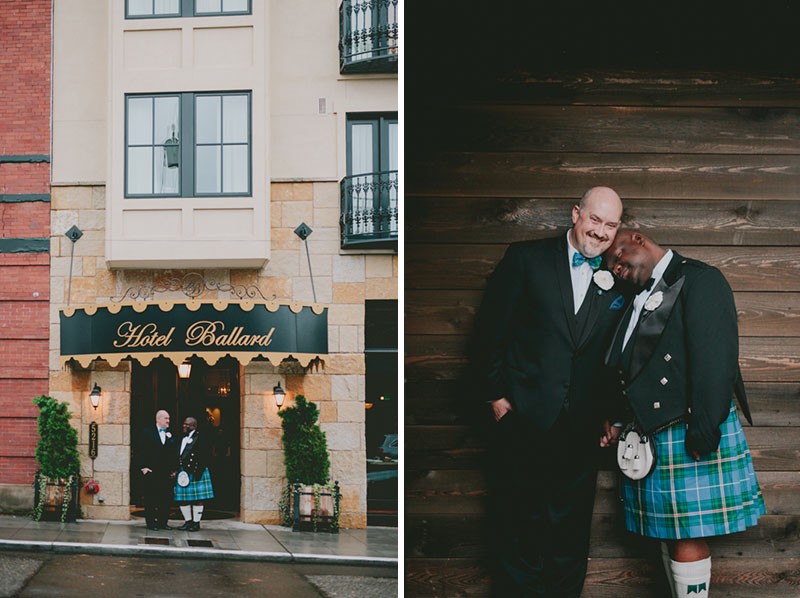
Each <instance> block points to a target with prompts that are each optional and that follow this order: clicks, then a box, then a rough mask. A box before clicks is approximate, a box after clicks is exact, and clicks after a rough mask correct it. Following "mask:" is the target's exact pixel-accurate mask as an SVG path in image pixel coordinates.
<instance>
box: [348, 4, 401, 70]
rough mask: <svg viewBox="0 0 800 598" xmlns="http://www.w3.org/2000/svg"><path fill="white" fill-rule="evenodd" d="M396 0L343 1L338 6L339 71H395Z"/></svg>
mask: <svg viewBox="0 0 800 598" xmlns="http://www.w3.org/2000/svg"><path fill="white" fill-rule="evenodd" d="M398 2H399V0H342V4H341V5H340V6H339V72H341V73H343V74H352V73H396V72H397V3H398Z"/></svg>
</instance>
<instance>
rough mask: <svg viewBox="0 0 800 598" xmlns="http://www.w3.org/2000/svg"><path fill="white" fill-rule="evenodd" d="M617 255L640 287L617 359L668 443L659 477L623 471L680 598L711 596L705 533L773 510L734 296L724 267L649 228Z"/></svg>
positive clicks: (644, 423) (633, 399) (639, 521)
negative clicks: (754, 436)
mask: <svg viewBox="0 0 800 598" xmlns="http://www.w3.org/2000/svg"><path fill="white" fill-rule="evenodd" d="M605 256H606V261H607V264H608V267H609V269H610V270H611V271H612V272H613V273H614V275H615V276H617V277H618V278H621V279H623V280H625V281H627V282H629V283H631V284H633V285H634V287H636V289H635V290H636V291H637V292H638V294H637V295H636V296H635V297H634V300H633V302H632V303H631V304H630V305H629V306H628V310H627V311H626V313H625V314H624V315H623V317H622V320H621V321H620V324H619V326H618V328H617V332H616V334H615V336H614V340H613V341H612V345H611V348H610V349H609V351H608V354H607V356H606V363H607V364H608V365H609V366H611V367H613V368H615V369H616V370H617V371H618V372H619V375H620V384H621V392H622V395H623V396H624V397H625V398H626V399H627V404H628V406H629V407H630V410H631V411H632V412H633V417H634V419H635V420H636V422H637V423H638V424H639V425H640V426H641V428H642V429H643V430H644V431H645V432H646V433H647V434H649V435H651V437H652V438H653V440H654V441H655V445H656V448H655V452H656V466H655V469H654V470H653V471H652V473H650V474H649V475H648V476H647V477H645V478H643V479H641V480H636V481H635V480H632V479H629V478H627V477H623V478H622V482H623V483H622V497H623V501H624V503H625V525H626V527H627V529H628V531H631V532H633V533H635V534H639V535H642V536H647V537H651V538H658V539H660V540H662V556H663V559H664V566H665V569H666V572H667V579H668V580H670V588H671V590H672V595H673V597H681V598H683V597H685V596H689V595H692V596H693V597H694V596H696V597H698V598H702V597H704V596H707V595H708V590H709V585H710V581H711V557H710V552H709V548H708V544H707V542H706V540H705V538H707V537H709V536H719V535H725V534H732V533H735V532H740V531H743V530H744V529H745V528H747V527H750V526H753V525H756V523H757V521H758V519H759V517H760V516H761V515H763V514H765V512H766V509H765V506H764V500H763V498H762V496H761V489H760V487H759V485H758V481H757V480H756V477H755V472H754V470H753V462H752V460H751V457H750V449H749V448H748V446H747V441H746V440H745V437H744V432H743V431H742V425H741V423H740V421H739V417H738V415H737V412H736V406H735V404H734V401H733V397H734V395H736V396H737V397H738V399H739V402H740V405H741V409H742V413H743V414H744V416H745V417H746V418H747V420H748V421H749V422H750V423H751V424H752V420H751V418H750V410H749V407H748V405H747V398H746V396H745V393H744V385H743V383H742V378H741V373H740V371H739V333H738V327H737V323H736V307H735V305H734V301H733V293H732V292H731V288H730V286H729V285H728V283H727V281H726V280H725V278H724V277H723V275H722V273H721V272H720V271H719V270H717V269H716V268H714V267H712V266H710V265H708V264H705V263H703V262H699V261H697V260H693V259H688V258H684V257H682V256H680V255H678V254H677V253H676V252H674V251H672V250H664V249H663V248H661V247H660V246H658V245H657V244H656V243H655V242H653V241H652V240H651V239H650V238H648V237H646V236H645V235H643V234H641V233H639V232H637V231H633V230H621V231H619V232H618V233H617V236H616V238H615V240H614V243H613V244H612V245H611V247H610V248H609V249H608V251H607V252H606V254H605ZM617 435H618V429H617V430H616V431H614V432H613V433H611V434H609V435H607V436H606V437H604V438H601V444H604V445H605V444H608V443H609V442H614V441H615V440H616V436H617Z"/></svg>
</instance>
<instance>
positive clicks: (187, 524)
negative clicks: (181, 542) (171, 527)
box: [178, 521, 192, 532]
mask: <svg viewBox="0 0 800 598" xmlns="http://www.w3.org/2000/svg"><path fill="white" fill-rule="evenodd" d="M178 529H179V530H181V531H184V532H188V531H190V530H191V529H192V522H191V521H184V523H183V525H182V526H180V527H179V528H178Z"/></svg>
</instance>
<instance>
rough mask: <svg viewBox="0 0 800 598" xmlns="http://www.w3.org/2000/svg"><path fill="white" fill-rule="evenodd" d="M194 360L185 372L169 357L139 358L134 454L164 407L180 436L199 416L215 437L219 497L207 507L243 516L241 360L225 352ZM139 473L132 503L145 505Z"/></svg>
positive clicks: (203, 428) (215, 477) (133, 477)
mask: <svg viewBox="0 0 800 598" xmlns="http://www.w3.org/2000/svg"><path fill="white" fill-rule="evenodd" d="M191 366H192V367H191V372H190V374H189V377H188V378H180V377H179V376H178V370H177V368H176V367H175V366H174V365H173V364H172V362H171V361H169V360H168V359H166V358H163V357H159V358H157V359H154V360H153V361H152V362H151V363H150V365H148V366H147V367H144V366H141V365H139V363H138V362H136V361H134V362H133V374H132V382H131V456H132V457H133V455H135V454H136V450H137V444H138V442H139V438H140V436H141V434H142V430H143V429H144V428H145V427H146V426H150V425H153V424H154V422H155V414H156V411H158V410H159V409H166V410H167V411H168V412H169V414H170V431H171V432H172V435H173V436H174V437H175V438H176V439H180V438H181V437H182V436H183V426H182V424H183V420H184V419H185V418H186V417H190V416H191V417H194V418H195V419H197V423H198V429H199V430H200V432H201V433H203V434H208V435H209V436H211V438H212V455H211V463H210V465H209V471H210V473H211V480H212V483H213V485H214V494H215V498H214V499H213V500H211V501H208V502H207V503H206V513H207V514H208V516H209V517H226V516H229V517H232V516H237V515H238V513H239V504H240V498H241V496H240V492H241V479H240V465H239V448H240V440H239V439H240V424H239V421H240V420H239V415H240V412H241V411H240V409H241V408H240V397H241V395H240V385H239V379H240V377H239V370H240V366H239V362H238V361H236V360H235V359H231V358H225V359H221V360H220V361H219V362H218V363H217V364H216V365H214V366H209V365H207V364H206V363H205V362H204V361H202V360H199V359H194V360H192V362H191ZM131 462H132V463H133V458H132V459H131ZM132 467H133V465H132ZM139 479H140V477H139V476H137V475H136V472H134V471H131V502H130V504H131V506H142V505H143V503H142V498H141V492H142V490H141V488H140V487H139Z"/></svg>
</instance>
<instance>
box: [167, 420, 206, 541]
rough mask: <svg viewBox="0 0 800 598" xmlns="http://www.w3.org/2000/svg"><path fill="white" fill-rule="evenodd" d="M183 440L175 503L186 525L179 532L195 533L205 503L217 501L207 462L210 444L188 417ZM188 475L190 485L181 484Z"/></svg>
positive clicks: (194, 421)
mask: <svg viewBox="0 0 800 598" xmlns="http://www.w3.org/2000/svg"><path fill="white" fill-rule="evenodd" d="M183 434H184V436H183V440H182V441H181V446H180V449H179V453H178V454H179V457H178V476H177V479H176V481H175V501H176V502H177V503H178V504H179V505H180V509H181V514H182V515H183V519H184V523H183V525H182V526H180V527H179V528H178V529H180V530H185V531H190V532H196V531H198V530H199V529H200V520H201V519H202V518H203V501H204V500H209V499H212V498H214V488H213V487H212V486H211V474H210V473H209V471H208V461H209V457H210V455H211V445H210V444H209V443H208V442H207V440H206V437H205V435H204V434H200V433H199V432H198V431H197V420H196V419H195V418H193V417H187V418H186V419H185V420H184V421H183ZM182 472H185V473H186V474H188V484H187V485H185V486H184V485H182V482H183V480H182V479H181V478H182V477H183V478H184V479H185V478H186V476H182V475H181V473H182Z"/></svg>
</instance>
